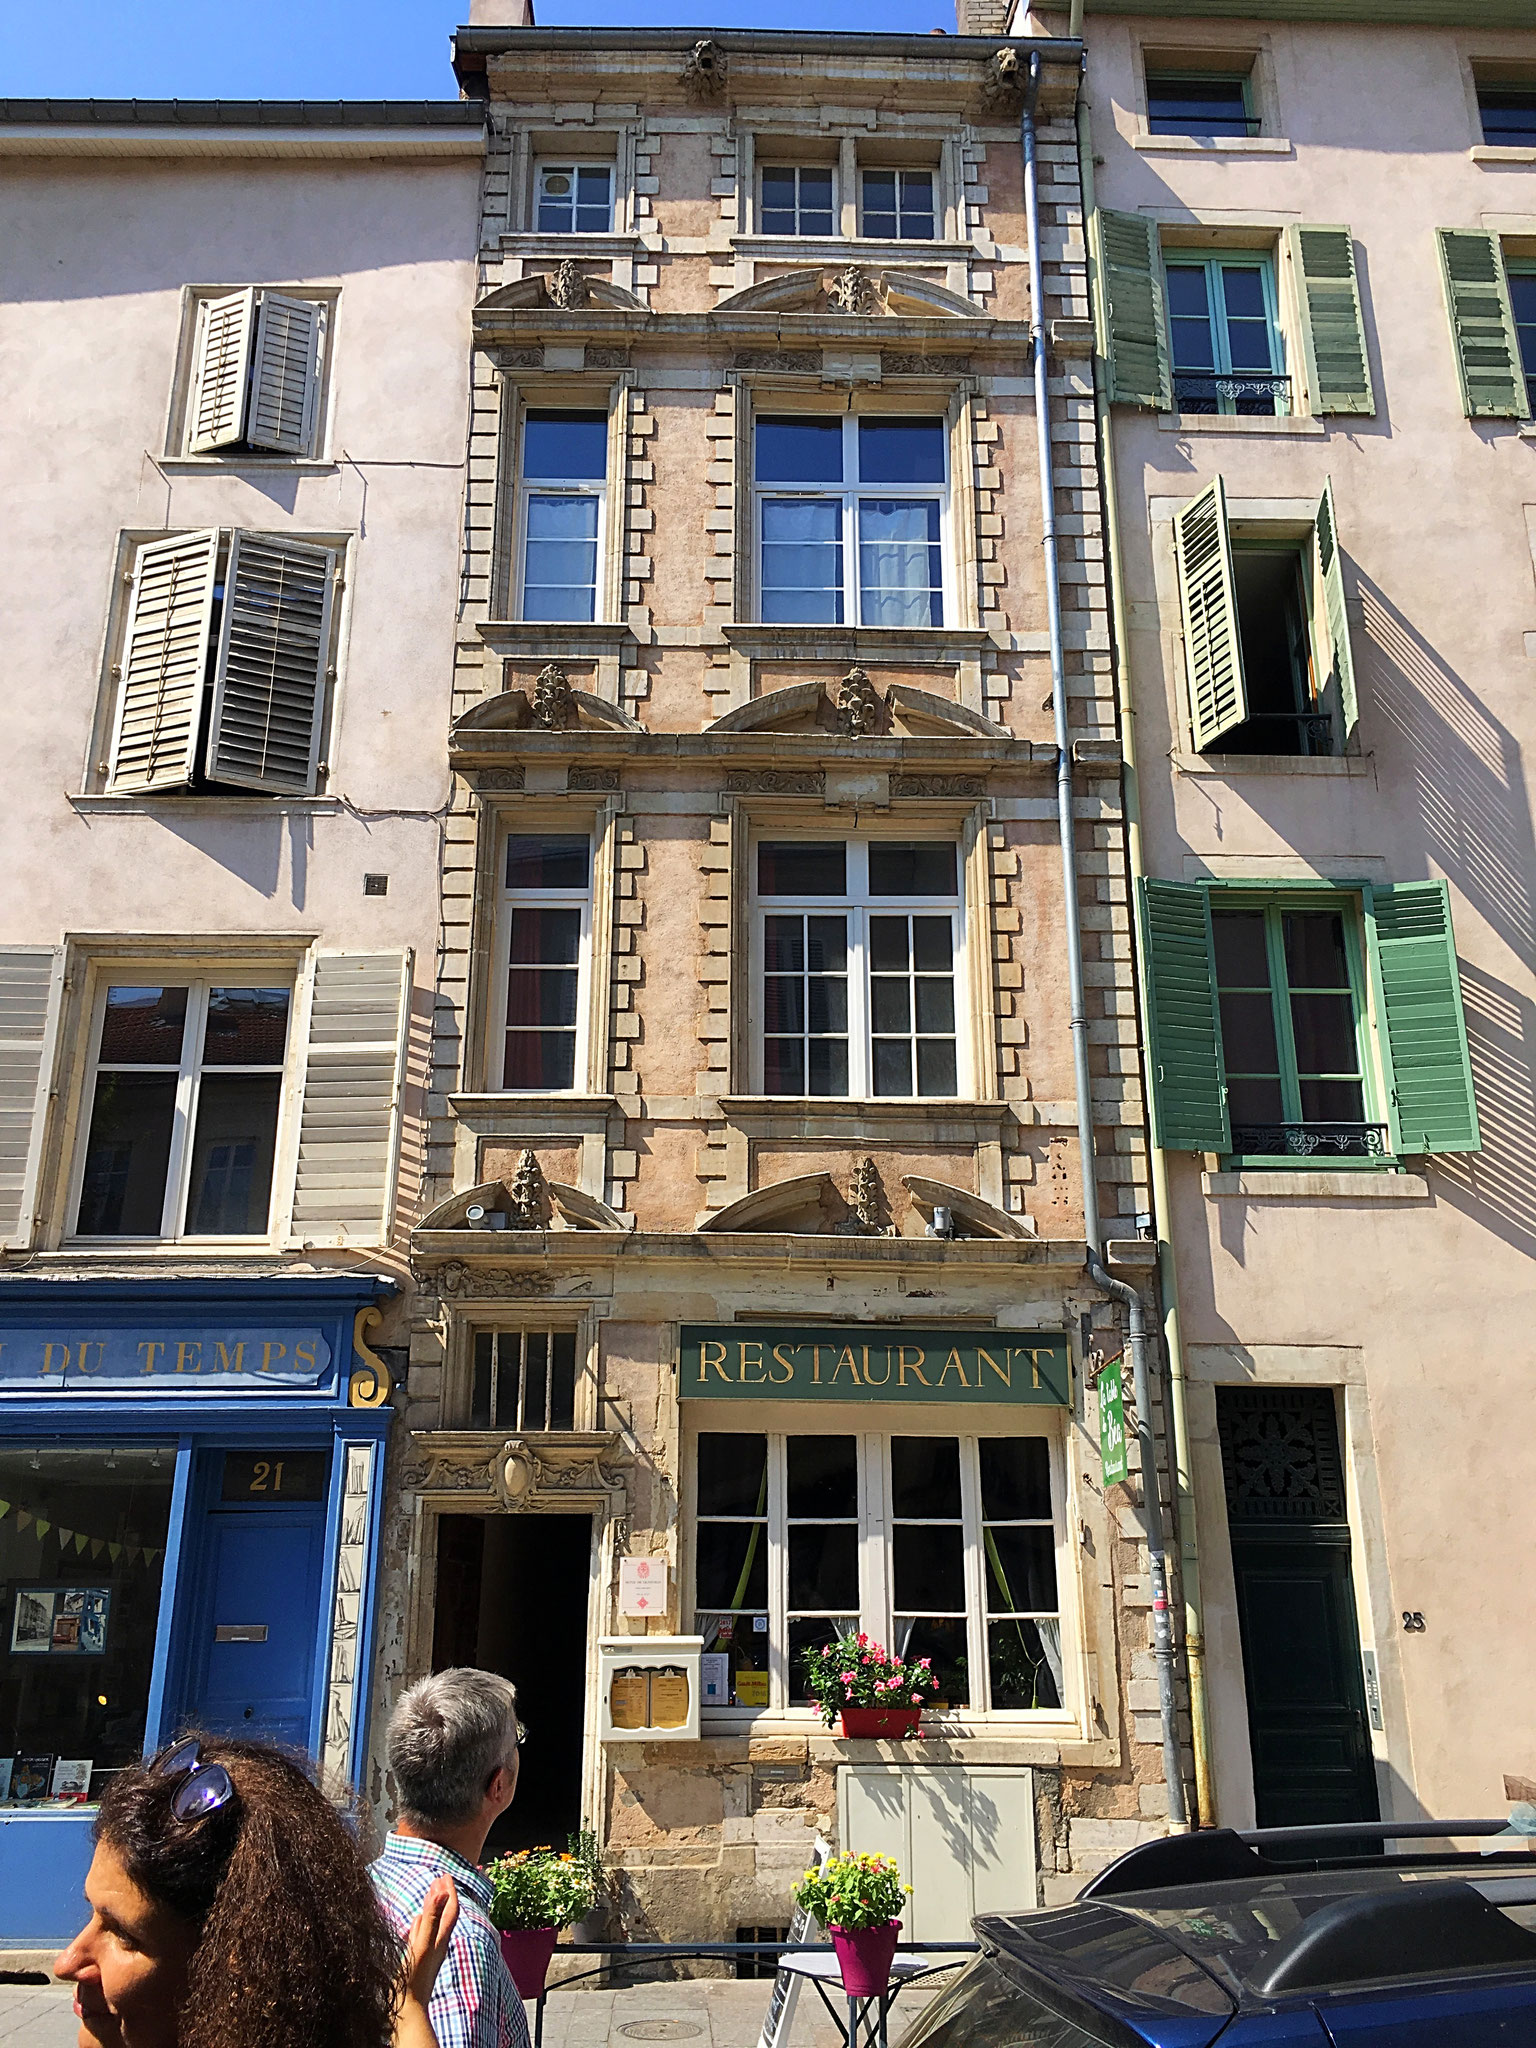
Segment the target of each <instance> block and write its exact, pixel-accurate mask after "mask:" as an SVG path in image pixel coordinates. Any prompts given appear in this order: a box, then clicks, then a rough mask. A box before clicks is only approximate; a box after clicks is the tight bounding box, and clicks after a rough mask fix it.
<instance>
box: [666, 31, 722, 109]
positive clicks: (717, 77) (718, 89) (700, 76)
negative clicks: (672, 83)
mask: <svg viewBox="0 0 1536 2048" xmlns="http://www.w3.org/2000/svg"><path fill="white" fill-rule="evenodd" d="M728 68H729V66H728V61H727V58H726V54H725V52H724V50H722V49H721V47H720V45H719V44H718V43H717V42H714V41H712V40H711V39H710V38H709V37H708V36H703V37H701V38H700V39H699V41H698V42H696V43H695V44H694V46H693V48H692V49H691V50H690V51H689V52H688V55H687V56H686V57H685V58H684V60H683V68H682V70H681V71H679V73H678V74H677V82H678V84H679V85H680V86H681V87H682V88H683V91H684V92H685V93H687V95H688V97H689V99H691V100H708V99H714V98H715V97H716V96H717V95H718V94H720V93H722V92H724V90H725V78H726V72H727V69H728Z"/></svg>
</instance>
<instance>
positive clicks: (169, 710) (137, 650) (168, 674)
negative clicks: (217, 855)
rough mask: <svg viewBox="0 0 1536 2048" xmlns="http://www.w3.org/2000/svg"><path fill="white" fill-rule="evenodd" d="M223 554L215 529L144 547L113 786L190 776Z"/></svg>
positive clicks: (172, 782)
mask: <svg viewBox="0 0 1536 2048" xmlns="http://www.w3.org/2000/svg"><path fill="white" fill-rule="evenodd" d="M218 559H219V531H218V528H217V527H212V528H210V529H208V531H206V532H203V533H179V534H177V535H176V536H175V537H174V538H173V539H170V540H151V541H146V542H145V543H144V545H143V546H142V547H141V548H140V549H139V552H138V557H137V559H136V560H135V562H134V568H133V597H132V601H131V603H130V604H129V608H128V624H127V627H126V629H125V631H124V634H123V653H122V659H121V661H120V662H119V664H118V668H119V676H120V680H119V685H118V693H117V730H116V732H115V733H114V735H113V739H112V771H111V779H110V785H109V786H110V787H111V788H112V789H114V790H133V789H184V788H185V787H186V785H187V784H188V783H189V782H190V781H191V779H192V768H193V763H194V759H195V756H196V752H197V728H198V720H199V717H200V714H201V711H202V703H203V685H204V683H205V681H206V679H207V674H208V649H209V643H210V641H211V640H212V637H213V586H214V580H215V575H216V572H217V569H218Z"/></svg>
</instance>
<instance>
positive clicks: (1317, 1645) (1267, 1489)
mask: <svg viewBox="0 0 1536 2048" xmlns="http://www.w3.org/2000/svg"><path fill="white" fill-rule="evenodd" d="M1216 1412H1217V1417H1218V1420H1219V1423H1220V1428H1221V1455H1222V1470H1223V1474H1224V1477H1225V1480H1226V1492H1227V1520H1228V1523H1229V1526H1230V1529H1231V1535H1232V1569H1233V1573H1234V1575H1235V1578H1236V1581H1237V1613H1238V1626H1239V1629H1240V1632H1241V1635H1242V1644H1243V1671H1244V1678H1245V1682H1246V1685H1247V1692H1248V1731H1249V1739H1250V1742H1251V1745H1252V1750H1253V1790H1254V1801H1255V1806H1256V1817H1257V1820H1258V1824H1259V1826H1260V1827H1295V1826H1302V1825H1305V1824H1307V1823H1308V1822H1324V1821H1351V1820H1376V1819H1377V1818H1379V1815H1380V1808H1379V1806H1378V1804H1377V1799H1376V1774H1375V1769H1374V1767H1373V1764H1372V1761H1371V1743H1370V1735H1369V1732H1368V1729H1367V1725H1366V1715H1365V1682H1364V1678H1363V1676H1362V1673H1361V1668H1360V1638H1359V1633H1358V1630H1357V1628H1356V1625H1355V1594H1354V1585H1353V1582H1352V1580H1351V1576H1350V1540H1349V1523H1348V1520H1347V1518H1346V1511H1345V1502H1344V1473H1343V1465H1342V1461H1341V1459H1340V1456H1339V1432H1338V1421H1337V1418H1336V1415H1335V1412H1334V1403H1333V1395H1332V1394H1331V1393H1330V1392H1329V1391H1328V1390H1327V1389H1326V1388H1314V1387H1218V1388H1217V1390H1216Z"/></svg>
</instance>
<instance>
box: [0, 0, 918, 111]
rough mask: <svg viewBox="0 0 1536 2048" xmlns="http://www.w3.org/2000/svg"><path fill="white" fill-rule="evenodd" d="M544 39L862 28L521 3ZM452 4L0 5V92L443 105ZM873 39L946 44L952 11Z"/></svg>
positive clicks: (860, 3) (865, 24) (126, 0)
mask: <svg viewBox="0 0 1536 2048" xmlns="http://www.w3.org/2000/svg"><path fill="white" fill-rule="evenodd" d="M534 5H535V8H536V10H537V13H538V18H539V21H540V23H541V24H543V25H544V26H547V27H550V28H575V27H609V26H614V25H627V26H629V27H634V28H667V27H673V26H684V25H695V24H696V25H701V26H706V27H714V28H752V27H757V28H786V29H794V28H811V27H814V28H819V29H839V28H846V29H867V28H869V27H870V26H871V22H870V7H869V0H756V4H753V0H664V4H659V5H647V4H645V0H534ZM467 13H468V5H467V0H466V4H464V5H463V6H462V8H461V7H460V6H459V5H458V4H456V0H446V4H445V0H262V4H260V5H257V4H255V0H234V4H231V5H226V6H224V7H220V8H211V7H208V6H207V5H206V4H194V0H71V4H69V5H68V6H67V7H64V8H61V9H60V11H59V12H57V13H56V12H55V8H54V6H50V5H39V4H37V0H31V4H27V0H0V91H3V92H4V93H5V94H6V95H7V96H9V97H11V98H18V99H23V98H34V97H38V98H58V99H92V98H95V99H447V98H452V97H453V96H454V91H455V88H454V83H453V74H452V72H451V71H450V70H449V68H448V37H449V35H450V33H451V32H452V30H453V28H454V26H455V25H456V23H457V22H458V21H459V20H460V19H462V17H463V15H464V14H467ZM879 26H880V27H881V28H882V29H884V30H888V31H889V30H903V29H905V30H911V31H914V32H916V33H918V34H924V33H926V32H927V31H928V30H929V29H932V28H945V29H948V30H950V31H951V33H953V30H954V26H955V16H954V6H953V0H883V4H882V6H881V7H880V10H879Z"/></svg>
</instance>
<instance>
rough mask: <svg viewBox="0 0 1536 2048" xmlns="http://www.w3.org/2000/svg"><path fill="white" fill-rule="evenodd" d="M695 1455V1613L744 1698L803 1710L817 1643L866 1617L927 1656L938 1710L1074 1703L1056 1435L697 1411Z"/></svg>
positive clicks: (1024, 1710)
mask: <svg viewBox="0 0 1536 2048" xmlns="http://www.w3.org/2000/svg"><path fill="white" fill-rule="evenodd" d="M689 1469H691V1471H692V1474H693V1488H694V1501H693V1516H692V1549H693V1600H694V1617H693V1627H694V1631H695V1632H696V1633H698V1634H700V1635H702V1636H703V1638H704V1648H705V1651H706V1652H713V1653H715V1654H718V1655H723V1656H725V1657H726V1658H727V1660H728V1664H727V1670H728V1674H729V1688H728V1692H727V1700H728V1702H729V1704H730V1705H731V1706H735V1707H746V1708H757V1709H768V1710H770V1711H772V1710H778V1711H782V1710H784V1709H785V1708H794V1707H804V1706H806V1705H807V1704H808V1703H809V1694H808V1692H807V1689H806V1682H805V1656H806V1653H807V1651H809V1650H812V1649H815V1648H817V1647H818V1646H819V1645H820V1644H822V1643H825V1642H828V1641H830V1640H831V1639H832V1637H833V1636H834V1635H837V1634H839V1633H840V1632H842V1631H844V1630H847V1629H850V1628H862V1629H863V1630H864V1631H865V1632H866V1633H867V1634H869V1635H871V1636H874V1637H875V1638H877V1639H878V1640H879V1641H880V1642H882V1643H885V1644H886V1645H888V1646H889V1647H890V1648H891V1649H892V1650H894V1651H895V1652H896V1653H897V1654H898V1655H900V1656H904V1657H911V1658H919V1657H928V1658H931V1659H932V1666H933V1671H934V1675H935V1676H936V1678H937V1679H938V1682H939V1705H940V1708H941V1709H942V1708H944V1707H950V1708H956V1709H960V1710H963V1711H964V1712H965V1713H966V1714H967V1715H968V1716H969V1715H976V1714H1007V1715H1010V1716H1012V1715H1018V1714H1030V1713H1038V1714H1052V1715H1059V1714H1061V1713H1062V1712H1063V1711H1064V1710H1065V1707H1066V1702H1067V1695H1068V1687H1067V1683H1066V1676H1065V1672H1064V1668H1063V1660H1062V1599H1061V1590H1060V1588H1061V1585H1062V1583H1063V1580H1064V1576H1065V1574H1064V1568H1063V1561H1064V1556H1065V1553H1064V1547H1063V1546H1064V1541H1065V1537H1064V1527H1065V1524H1064V1517H1063V1514H1062V1489H1063V1475H1062V1471H1061V1458H1060V1452H1059V1448H1058V1446H1057V1444H1056V1441H1055V1439H1054V1438H1053V1437H1050V1436H1045V1435H1038V1434H1030V1435H1021V1434H1013V1433H1008V1432H1007V1431H1006V1430H999V1431H997V1432H995V1433H994V1432H991V1431H987V1430H985V1429H982V1430H974V1431H970V1432H964V1433H962V1432H955V1433H948V1432H945V1431H943V1430H942V1429H939V1430H927V1429H921V1428H920V1427H919V1426H918V1425H916V1424H913V1425H910V1426H909V1431H908V1430H903V1429H901V1428H900V1427H897V1428H894V1429H891V1430H888V1431H880V1432H878V1433H875V1432H868V1431H862V1430H855V1429H851V1428H850V1429H847V1430H846V1431H844V1430H839V1429H837V1428H825V1427H824V1428H821V1429H817V1430H815V1431H812V1430H810V1429H805V1430H795V1429H793V1428H790V1429H786V1430H784V1431H778V1430H763V1429H749V1428H736V1427H733V1428H729V1429H717V1428H712V1427H705V1426H702V1425H701V1426H700V1427H698V1429H697V1431H696V1433H695V1435H694V1438H693V1457H692V1459H691V1461H690V1468H689Z"/></svg>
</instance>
